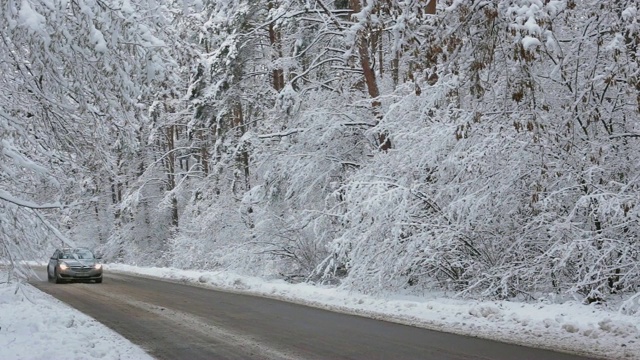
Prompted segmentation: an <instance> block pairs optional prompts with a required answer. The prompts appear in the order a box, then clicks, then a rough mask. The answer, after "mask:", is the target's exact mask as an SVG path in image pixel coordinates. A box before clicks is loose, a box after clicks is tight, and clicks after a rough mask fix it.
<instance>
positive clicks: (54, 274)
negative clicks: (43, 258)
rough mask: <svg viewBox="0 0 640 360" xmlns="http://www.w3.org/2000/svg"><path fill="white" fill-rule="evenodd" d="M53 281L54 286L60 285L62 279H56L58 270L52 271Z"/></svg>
mask: <svg viewBox="0 0 640 360" xmlns="http://www.w3.org/2000/svg"><path fill="white" fill-rule="evenodd" d="M53 279H54V281H55V283H56V284H61V283H62V279H60V278H58V270H53Z"/></svg>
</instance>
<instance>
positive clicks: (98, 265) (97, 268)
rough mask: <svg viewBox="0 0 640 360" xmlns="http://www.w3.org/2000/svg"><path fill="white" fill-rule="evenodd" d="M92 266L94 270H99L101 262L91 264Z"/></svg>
mask: <svg viewBox="0 0 640 360" xmlns="http://www.w3.org/2000/svg"><path fill="white" fill-rule="evenodd" d="M93 268H94V269H96V270H100V269H102V264H95V265H93Z"/></svg>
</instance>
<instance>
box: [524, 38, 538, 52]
mask: <svg viewBox="0 0 640 360" xmlns="http://www.w3.org/2000/svg"><path fill="white" fill-rule="evenodd" d="M540 44H542V43H541V42H540V40H538V39H536V38H534V37H532V36H525V37H524V38H523V39H522V46H523V47H524V48H525V50H529V49H530V48H532V47H535V46H539V45H540Z"/></svg>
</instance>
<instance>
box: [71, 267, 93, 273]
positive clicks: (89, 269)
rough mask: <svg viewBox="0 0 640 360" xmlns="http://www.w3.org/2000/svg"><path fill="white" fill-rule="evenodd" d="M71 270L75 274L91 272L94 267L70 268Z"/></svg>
mask: <svg viewBox="0 0 640 360" xmlns="http://www.w3.org/2000/svg"><path fill="white" fill-rule="evenodd" d="M70 268H71V270H73V271H75V272H89V271H91V270H92V269H93V267H90V266H87V267H82V266H77V265H76V266H70Z"/></svg>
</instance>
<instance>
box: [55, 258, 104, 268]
mask: <svg viewBox="0 0 640 360" xmlns="http://www.w3.org/2000/svg"><path fill="white" fill-rule="evenodd" d="M61 261H64V262H65V264H67V265H69V266H87V267H92V266H94V265H95V264H96V263H97V262H96V260H95V259H64V260H61Z"/></svg>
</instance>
